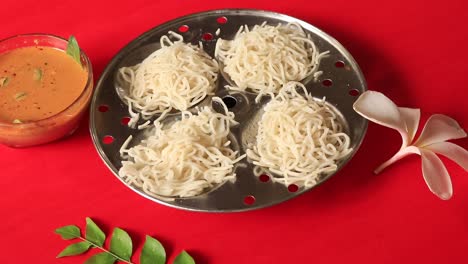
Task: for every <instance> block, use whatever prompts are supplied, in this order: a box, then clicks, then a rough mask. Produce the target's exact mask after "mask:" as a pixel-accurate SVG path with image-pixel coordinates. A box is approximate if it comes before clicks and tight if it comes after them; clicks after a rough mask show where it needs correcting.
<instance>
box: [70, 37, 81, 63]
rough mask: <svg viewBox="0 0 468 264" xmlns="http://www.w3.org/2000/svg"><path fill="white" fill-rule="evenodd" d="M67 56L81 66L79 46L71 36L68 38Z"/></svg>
mask: <svg viewBox="0 0 468 264" xmlns="http://www.w3.org/2000/svg"><path fill="white" fill-rule="evenodd" d="M67 54H68V55H70V56H71V57H72V58H73V59H74V60H75V61H76V62H78V63H79V64H80V65H81V60H80V46H78V41H76V38H75V37H74V36H73V35H72V36H70V38H68V45H67Z"/></svg>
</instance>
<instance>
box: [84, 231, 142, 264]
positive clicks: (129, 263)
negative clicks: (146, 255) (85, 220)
mask: <svg viewBox="0 0 468 264" xmlns="http://www.w3.org/2000/svg"><path fill="white" fill-rule="evenodd" d="M79 239H81V240H83V241H86V242H88V243H90V244H91V245H93V246H94V247H97V248H99V249H100V250H102V251H104V252H106V253H108V254H110V255H112V256H113V257H114V258H116V259H118V260H119V261H122V262H125V263H128V264H134V263H133V262H130V261H128V260H125V259H123V258H121V257H119V256H117V255H115V254H114V253H112V252H110V251H109V250H107V249H105V248H103V247H100V246H98V245H96V244H95V243H93V242H91V241H89V240H88V239H86V238H84V237H81V236H80V237H79Z"/></svg>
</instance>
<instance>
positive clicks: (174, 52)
mask: <svg viewBox="0 0 468 264" xmlns="http://www.w3.org/2000/svg"><path fill="white" fill-rule="evenodd" d="M169 36H171V37H173V38H175V39H176V40H175V41H171V39H170V38H169ZM169 36H163V37H161V39H160V44H161V48H160V49H158V50H156V51H155V52H153V53H152V54H151V55H149V56H148V57H147V58H146V59H144V60H143V61H142V62H141V63H140V64H137V65H135V66H130V67H122V68H120V69H119V71H118V78H117V82H118V85H119V86H121V87H125V88H126V89H125V90H126V91H127V96H126V97H125V100H127V102H128V105H129V113H130V117H131V120H130V123H129V126H131V127H135V126H136V124H137V122H138V119H139V118H140V117H141V118H143V119H145V120H147V119H149V118H151V117H152V116H153V115H155V114H162V113H167V112H170V111H171V110H172V109H176V110H179V111H184V110H187V109H188V108H190V107H192V106H194V105H196V104H197V103H199V102H200V101H202V100H203V99H204V98H205V97H206V96H207V95H209V94H212V93H213V91H214V89H215V85H216V80H217V78H218V71H219V67H218V63H217V61H216V60H214V59H213V58H211V57H210V56H209V55H208V54H207V53H206V52H205V51H204V50H203V47H202V46H201V45H199V46H195V45H191V44H187V43H184V42H183V38H182V36H181V35H179V34H176V33H174V32H169ZM132 108H133V109H132ZM133 110H135V111H136V112H138V113H139V114H138V113H135V112H134V111H133ZM143 127H144V126H143Z"/></svg>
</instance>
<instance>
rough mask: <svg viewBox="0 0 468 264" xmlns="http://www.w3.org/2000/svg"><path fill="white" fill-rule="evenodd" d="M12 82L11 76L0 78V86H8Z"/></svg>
mask: <svg viewBox="0 0 468 264" xmlns="http://www.w3.org/2000/svg"><path fill="white" fill-rule="evenodd" d="M9 82H10V78H8V77H1V78H0V87H6V86H7V85H8V83H9Z"/></svg>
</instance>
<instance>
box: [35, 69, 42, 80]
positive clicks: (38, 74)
mask: <svg viewBox="0 0 468 264" xmlns="http://www.w3.org/2000/svg"><path fill="white" fill-rule="evenodd" d="M33 78H34V80H35V81H40V80H42V69H41V68H35V69H34V71H33Z"/></svg>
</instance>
